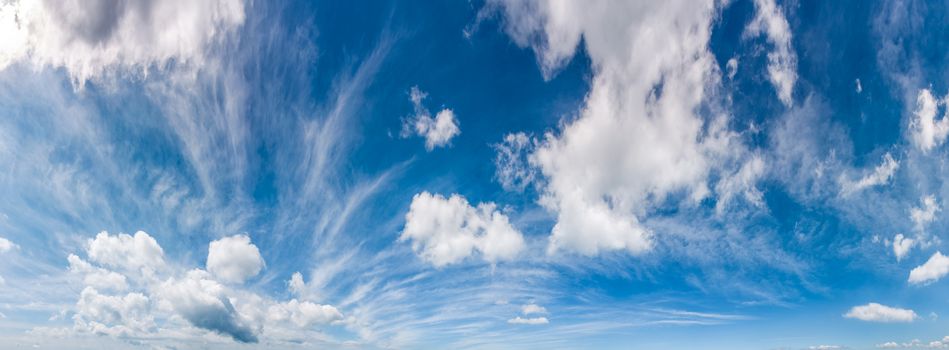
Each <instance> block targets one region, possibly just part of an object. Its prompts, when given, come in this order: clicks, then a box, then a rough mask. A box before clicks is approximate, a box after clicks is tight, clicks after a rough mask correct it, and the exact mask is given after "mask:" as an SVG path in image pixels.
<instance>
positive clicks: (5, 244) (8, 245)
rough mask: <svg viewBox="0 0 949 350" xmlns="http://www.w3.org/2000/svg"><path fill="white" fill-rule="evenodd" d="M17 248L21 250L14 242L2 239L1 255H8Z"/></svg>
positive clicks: (0, 242) (0, 245)
mask: <svg viewBox="0 0 949 350" xmlns="http://www.w3.org/2000/svg"><path fill="white" fill-rule="evenodd" d="M15 248H19V246H18V245H16V244H14V243H13V242H10V240H9V239H6V238H3V237H0V253H6V252H9V251H11V250H13V249H15Z"/></svg>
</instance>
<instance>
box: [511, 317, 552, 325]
mask: <svg viewBox="0 0 949 350" xmlns="http://www.w3.org/2000/svg"><path fill="white" fill-rule="evenodd" d="M507 323H510V324H529V325H539V324H548V323H550V321H548V320H547V318H546V317H534V318H523V317H520V316H517V317H515V318H512V319H509V320H507Z"/></svg>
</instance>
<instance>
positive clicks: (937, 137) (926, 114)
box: [909, 89, 949, 153]
mask: <svg viewBox="0 0 949 350" xmlns="http://www.w3.org/2000/svg"><path fill="white" fill-rule="evenodd" d="M945 100H949V96H947V97H946V98H945V99H944V101H937V100H936V98H935V97H933V94H932V92H931V91H929V89H922V90H919V94H918V95H917V96H916V110H914V111H913V116H912V117H911V119H910V122H909V133H910V141H912V142H913V144H914V145H916V147H917V148H919V149H920V150H921V151H923V152H924V153H925V152H929V151H930V150H932V149H933V148H935V147H938V146H939V145H941V144H942V143H943V142H945V141H946V136H947V135H949V118H947V116H946V115H943V117H942V118H939V120H938V121H937V120H936V113H937V112H938V109H939V105H940V104H943V105H945V104H946V102H945ZM947 113H949V111H947Z"/></svg>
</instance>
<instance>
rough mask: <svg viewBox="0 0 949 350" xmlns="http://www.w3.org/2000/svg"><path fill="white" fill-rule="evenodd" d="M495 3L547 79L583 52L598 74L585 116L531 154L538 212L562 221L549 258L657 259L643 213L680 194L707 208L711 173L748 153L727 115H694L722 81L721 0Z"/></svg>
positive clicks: (516, 39)
mask: <svg viewBox="0 0 949 350" xmlns="http://www.w3.org/2000/svg"><path fill="white" fill-rule="evenodd" d="M492 4H494V5H497V8H500V9H501V11H503V13H504V16H505V19H506V21H505V22H504V24H505V31H506V32H507V33H508V34H509V35H510V36H511V38H512V39H513V40H514V42H515V43H517V44H518V45H521V46H525V47H526V46H529V47H531V48H533V50H534V52H535V54H536V56H537V59H538V62H539V64H540V66H541V69H542V71H543V72H544V74H545V76H547V77H549V76H551V75H552V74H554V73H555V72H556V71H557V70H559V69H560V68H561V67H563V65H564V64H566V62H568V61H569V60H570V59H571V58H572V57H573V55H574V53H575V52H576V48H577V46H578V45H580V43H581V42H582V43H583V44H584V45H585V49H586V50H585V52H586V53H588V54H589V57H590V59H591V61H592V65H593V68H594V69H593V70H594V72H595V75H594V77H593V79H592V81H591V90H590V92H589V93H588V95H587V97H586V99H585V105H584V106H583V107H582V109H581V110H580V113H579V118H577V119H576V120H572V121H569V122H566V123H565V124H564V126H563V127H562V130H560V132H559V133H549V134H547V135H546V136H545V137H544V138H543V140H542V141H541V144H540V145H539V146H538V147H537V149H536V150H535V151H534V152H533V153H532V155H531V157H532V161H533V164H534V165H535V166H536V167H537V168H538V169H539V173H540V174H542V175H543V177H544V179H543V180H544V185H543V186H542V188H541V192H542V194H541V195H542V198H541V200H540V203H541V204H542V205H543V206H544V207H545V208H547V209H548V210H550V211H552V212H554V213H556V215H557V222H556V224H555V226H554V228H553V230H552V232H551V237H550V243H549V245H548V252H551V253H552V252H556V251H558V250H560V249H565V250H570V251H576V252H580V253H582V254H587V255H593V254H597V253H598V252H599V251H600V250H627V251H629V252H631V253H634V254H637V253H642V252H645V251H648V250H650V249H651V248H652V247H653V242H652V239H653V233H652V232H651V231H650V230H649V229H648V228H646V227H644V226H643V224H642V223H641V218H642V215H644V213H647V212H649V211H650V209H651V208H653V207H654V206H656V205H657V204H659V203H663V202H664V201H665V200H667V199H669V197H670V196H672V195H673V194H677V195H678V194H683V193H684V194H685V197H686V198H687V199H688V200H689V201H692V202H698V201H700V200H702V199H704V198H706V197H707V196H708V195H709V194H710V192H711V191H710V190H709V188H708V176H709V174H710V172H712V171H713V170H715V169H717V167H718V164H722V163H724V162H722V161H720V160H723V159H725V158H728V157H732V156H733V155H735V154H737V153H739V152H740V151H739V150H743V148H742V147H740V146H739V145H735V144H734V141H733V134H732V133H729V132H727V131H726V130H725V127H726V125H727V123H726V118H727V117H726V116H722V115H713V116H710V117H709V118H705V117H703V116H700V115H698V113H697V109H698V107H699V106H700V104H701V103H702V102H703V101H705V100H706V97H707V96H706V92H708V91H712V90H714V89H709V88H708V87H709V86H710V85H711V84H718V83H719V82H720V76H719V75H720V73H719V71H718V69H717V65H716V64H715V59H714V57H713V56H712V55H711V53H710V52H709V51H708V41H709V37H710V26H711V21H712V19H713V17H714V15H715V13H716V2H714V1H698V2H696V1H647V2H628V1H614V2H610V1H603V2H593V3H591V2H550V1H501V0H497V1H494V2H492ZM579 13H582V14H584V15H583V16H577V15H576V14H579ZM581 38H583V40H582V41H581V40H580V39H581ZM670 42H674V43H677V44H676V45H669V44H668V43H670ZM644 52H648V53H649V54H648V55H644V54H642V53H644ZM706 119H708V120H706ZM618 149H621V150H624V151H623V152H616V151H615V150H618ZM735 163H739V164H744V163H745V162H735ZM713 168H714V169H713ZM751 170H753V169H751ZM729 173H732V171H729Z"/></svg>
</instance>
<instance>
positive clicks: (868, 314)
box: [844, 303, 917, 322]
mask: <svg viewBox="0 0 949 350" xmlns="http://www.w3.org/2000/svg"><path fill="white" fill-rule="evenodd" d="M844 317H846V318H853V319H857V320H861V321H868V322H913V320H915V319H916V318H917V316H916V312H914V311H913V310H909V309H900V308H895V307H890V306H886V305H880V304H877V303H869V304H866V305H860V306H854V307H853V308H851V309H850V311H847V313H846V314H844Z"/></svg>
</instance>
